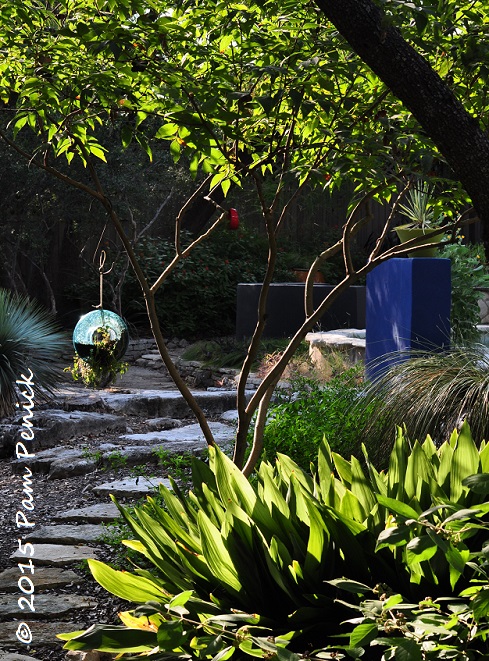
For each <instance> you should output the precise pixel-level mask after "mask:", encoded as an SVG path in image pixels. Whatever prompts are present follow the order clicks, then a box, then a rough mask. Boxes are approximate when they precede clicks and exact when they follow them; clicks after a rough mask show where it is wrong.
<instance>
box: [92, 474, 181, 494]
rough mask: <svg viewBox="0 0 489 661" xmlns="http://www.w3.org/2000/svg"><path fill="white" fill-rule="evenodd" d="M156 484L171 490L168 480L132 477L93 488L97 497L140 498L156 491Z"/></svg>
mask: <svg viewBox="0 0 489 661" xmlns="http://www.w3.org/2000/svg"><path fill="white" fill-rule="evenodd" d="M158 484H164V485H165V487H167V488H168V489H170V488H171V484H170V480H167V479H166V478H162V477H155V478H147V477H133V478H127V479H125V480H115V481H114V482H105V483H104V484H100V485H98V486H96V487H94V488H93V491H94V492H95V493H96V494H98V495H99V496H102V495H109V494H112V495H113V496H115V497H116V498H131V497H132V498H140V497H141V496H145V495H147V494H149V493H151V492H153V491H156V490H157V489H158Z"/></svg>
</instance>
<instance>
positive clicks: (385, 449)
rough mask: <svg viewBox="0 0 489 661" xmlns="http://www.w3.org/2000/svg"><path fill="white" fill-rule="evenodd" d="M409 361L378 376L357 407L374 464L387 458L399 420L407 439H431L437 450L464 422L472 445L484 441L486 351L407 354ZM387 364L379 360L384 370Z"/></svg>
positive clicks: (488, 430) (487, 434)
mask: <svg viewBox="0 0 489 661" xmlns="http://www.w3.org/2000/svg"><path fill="white" fill-rule="evenodd" d="M410 356H411V357H409V356H406V360H402V358H403V356H401V361H400V362H397V363H396V364H394V365H392V366H391V367H389V368H388V369H385V370H382V369H381V370H379V376H378V378H376V379H374V380H373V381H372V382H370V383H367V384H366V387H365V390H364V393H363V397H362V398H361V399H359V401H358V404H357V405H358V406H359V407H360V408H363V407H368V410H369V412H370V417H369V418H368V419H367V424H366V425H365V426H364V427H363V429H361V430H360V434H361V435H365V438H369V439H370V447H377V455H378V460H379V461H381V460H382V458H384V460H385V457H387V456H389V452H390V448H391V446H392V438H393V432H394V429H395V427H396V424H397V423H398V421H399V420H402V421H403V424H404V425H405V427H406V430H407V434H408V436H409V437H410V438H412V439H416V438H418V439H422V438H425V437H426V436H427V435H428V434H430V435H431V436H432V438H433V440H434V442H435V443H436V444H438V445H439V444H440V443H442V442H443V441H445V440H447V439H448V438H449V437H450V434H451V432H452V430H453V429H455V428H460V426H461V425H462V423H463V421H465V420H466V421H467V422H468V423H469V425H470V429H471V431H472V435H473V437H474V438H475V440H476V442H478V443H480V442H481V441H482V440H483V439H488V440H489V353H488V350H487V347H484V346H483V345H479V344H476V345H472V344H471V345H468V346H459V347H454V348H453V349H450V350H448V351H445V352H440V353H430V354H426V353H425V354H423V353H422V352H411V353H410ZM397 357H398V358H399V356H397ZM391 358H392V356H385V357H384V359H385V364H386V365H387V364H388V363H389V359H391ZM374 435H375V436H374Z"/></svg>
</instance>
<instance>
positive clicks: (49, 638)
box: [0, 620, 85, 661]
mask: <svg viewBox="0 0 489 661" xmlns="http://www.w3.org/2000/svg"><path fill="white" fill-rule="evenodd" d="M18 626H19V622H0V645H15V644H16V641H17V638H16V635H15V632H16V631H17V627H18ZM81 628H82V627H80V625H79V624H75V623H74V622H42V621H37V622H36V620H33V621H32V622H29V629H30V630H31V633H32V642H33V644H34V645H35V646H37V645H53V643H55V644H56V645H57V646H58V648H59V649H61V647H62V646H63V643H62V641H61V640H59V638H56V634H58V633H67V632H69V631H80V629H81ZM83 628H85V627H83ZM19 645H21V643H19ZM43 661H46V659H44V660H43Z"/></svg>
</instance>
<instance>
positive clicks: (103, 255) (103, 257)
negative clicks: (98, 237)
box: [93, 250, 114, 310]
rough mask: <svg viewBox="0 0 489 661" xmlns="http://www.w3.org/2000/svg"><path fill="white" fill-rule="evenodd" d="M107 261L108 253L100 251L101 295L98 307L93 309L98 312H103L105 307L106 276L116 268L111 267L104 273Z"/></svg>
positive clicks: (95, 306)
mask: <svg viewBox="0 0 489 661" xmlns="http://www.w3.org/2000/svg"><path fill="white" fill-rule="evenodd" d="M106 259H107V253H106V252H105V250H101V251H100V258H99V267H98V272H99V278H100V284H99V293H100V302H99V304H98V305H94V306H93V307H94V308H95V309H96V310H103V308H104V305H103V301H104V275H108V274H109V273H110V272H111V271H112V269H113V268H114V264H112V266H111V267H110V269H109V270H108V271H104V266H105V260H106Z"/></svg>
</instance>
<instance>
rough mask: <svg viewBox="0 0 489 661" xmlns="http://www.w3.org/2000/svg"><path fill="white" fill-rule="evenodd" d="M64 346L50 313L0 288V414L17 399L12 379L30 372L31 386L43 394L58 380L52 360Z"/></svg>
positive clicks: (11, 408) (8, 411)
mask: <svg viewBox="0 0 489 661" xmlns="http://www.w3.org/2000/svg"><path fill="white" fill-rule="evenodd" d="M67 346H68V342H67V339H66V337H65V335H64V333H63V332H61V331H60V330H59V329H58V327H57V326H56V324H55V322H54V320H53V318H52V316H51V315H50V314H49V313H48V312H47V311H46V310H45V309H44V308H42V307H41V306H40V305H38V304H37V303H35V302H34V301H31V300H29V299H28V298H27V297H24V296H19V295H17V294H12V293H11V292H8V291H7V290H5V289H0V417H4V416H8V415H11V414H12V413H13V412H14V411H15V404H16V402H17V400H18V390H17V387H16V381H17V380H19V379H20V378H21V376H22V375H24V376H27V375H29V373H30V372H29V371H32V373H33V375H34V376H33V379H32V383H33V388H34V391H35V393H36V394H37V395H38V396H41V397H45V395H46V393H49V392H52V390H53V388H54V387H55V385H56V384H57V383H59V381H60V380H62V371H61V370H59V369H57V368H56V359H57V358H58V357H59V356H60V354H61V352H62V351H63V349H64V348H66V347H67Z"/></svg>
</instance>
